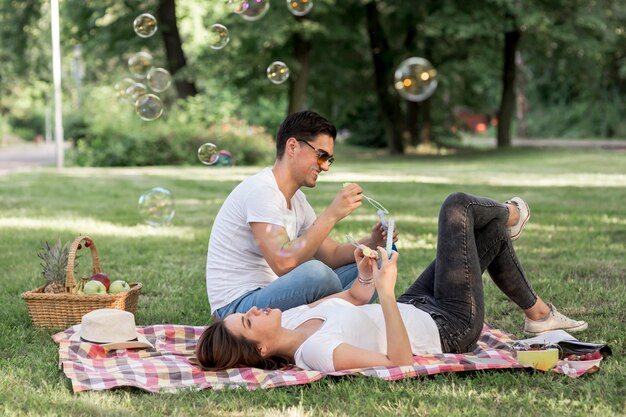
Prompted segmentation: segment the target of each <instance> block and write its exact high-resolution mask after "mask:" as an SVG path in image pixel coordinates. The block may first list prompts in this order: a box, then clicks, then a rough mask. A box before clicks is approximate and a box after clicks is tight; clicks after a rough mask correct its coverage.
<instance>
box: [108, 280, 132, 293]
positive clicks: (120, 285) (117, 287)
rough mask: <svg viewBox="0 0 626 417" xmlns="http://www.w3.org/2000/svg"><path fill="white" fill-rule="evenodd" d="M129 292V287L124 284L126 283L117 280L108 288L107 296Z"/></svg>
mask: <svg viewBox="0 0 626 417" xmlns="http://www.w3.org/2000/svg"><path fill="white" fill-rule="evenodd" d="M129 290H130V285H128V284H127V283H126V281H124V280H121V279H118V280H117V281H113V282H112V283H111V286H110V287H109V294H118V293H120V292H126V291H129Z"/></svg>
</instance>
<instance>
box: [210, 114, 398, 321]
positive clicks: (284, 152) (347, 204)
mask: <svg viewBox="0 0 626 417" xmlns="http://www.w3.org/2000/svg"><path fill="white" fill-rule="evenodd" d="M336 136H337V130H336V129H335V126H333V124H332V123H330V122H329V121H328V120H326V119H325V118H324V117H322V116H320V115H319V114H317V113H315V112H311V111H302V112H298V113H293V114H291V115H289V116H287V118H286V119H285V120H284V121H283V123H282V124H281V126H280V128H279V129H278V133H277V135H276V161H275V163H274V166H273V167H272V168H265V169H264V170H263V171H261V172H259V173H258V174H256V175H254V176H252V177H249V178H247V179H245V180H244V181H243V182H242V183H241V184H239V185H238V186H237V187H235V189H234V190H233V191H232V192H231V193H230V195H229V196H228V198H227V199H226V200H225V201H224V204H223V205H222V207H221V209H220V211H219V213H218V214H217V217H216V218H215V222H214V223H213V229H212V231H211V237H210V239H209V249H208V253H207V265H206V284H207V293H208V296H209V303H210V304H211V313H212V314H213V315H214V316H217V317H219V318H224V317H226V316H227V315H229V314H232V313H235V312H246V311H248V310H249V309H250V308H251V307H252V306H256V307H258V308H267V307H269V308H280V309H281V310H286V309H289V308H292V307H296V306H299V305H303V304H308V303H311V302H313V301H315V300H318V299H320V298H323V297H325V296H327V295H330V294H334V293H337V292H339V291H342V290H343V289H344V288H348V287H349V286H350V285H352V282H353V281H354V280H355V278H356V275H357V268H356V265H355V264H354V246H352V245H351V244H341V245H340V244H338V243H337V242H335V241H334V240H333V239H331V238H330V237H329V233H330V231H331V230H332V228H333V227H334V226H335V224H336V223H337V222H339V221H340V220H341V219H343V218H344V217H346V216H347V215H349V214H350V213H352V211H354V210H355V209H356V208H358V207H360V206H361V200H362V195H361V193H362V189H361V187H359V186H358V185H357V184H350V185H347V186H346V187H343V188H342V189H341V190H340V191H339V192H338V193H337V195H336V197H335V199H334V200H333V201H332V202H331V204H330V205H329V206H328V207H327V208H326V209H325V210H324V211H323V212H322V213H321V214H320V215H319V216H316V215H315V212H314V211H313V208H312V207H311V205H310V204H309V203H308V202H307V200H306V197H305V196H304V193H303V192H302V191H300V187H311V188H312V187H315V185H316V183H317V179H318V177H319V175H320V174H321V172H322V171H328V169H329V168H330V165H331V164H332V163H333V160H334V157H333V150H334V141H335V137H336ZM394 238H395V239H397V237H396V236H394ZM385 239H386V232H385V231H384V230H383V228H382V226H381V225H380V223H379V224H377V225H376V226H374V228H373V229H372V233H371V235H370V236H369V237H367V238H364V239H362V240H361V241H360V243H362V244H364V245H366V246H368V247H370V248H376V247H377V246H385Z"/></svg>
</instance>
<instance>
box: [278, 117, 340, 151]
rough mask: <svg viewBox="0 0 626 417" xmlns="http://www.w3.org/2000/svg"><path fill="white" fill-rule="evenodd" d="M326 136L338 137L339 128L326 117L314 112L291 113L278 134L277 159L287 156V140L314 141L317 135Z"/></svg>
mask: <svg viewBox="0 0 626 417" xmlns="http://www.w3.org/2000/svg"><path fill="white" fill-rule="evenodd" d="M319 134H325V135H328V136H330V137H332V138H333V140H335V138H336V137H337V128H336V127H335V125H333V124H332V123H331V122H329V121H328V120H327V119H325V118H324V117H322V116H320V115H319V114H317V113H315V112H314V111H309V110H305V111H299V112H296V113H291V114H290V115H289V116H287V117H286V118H285V120H283V122H282V123H281V125H280V127H279V128H278V133H276V158H277V159H281V158H282V157H283V155H284V154H285V145H286V143H287V139H289V138H291V137H294V138H296V139H303V140H313V139H314V138H315V137H316V136H317V135H319Z"/></svg>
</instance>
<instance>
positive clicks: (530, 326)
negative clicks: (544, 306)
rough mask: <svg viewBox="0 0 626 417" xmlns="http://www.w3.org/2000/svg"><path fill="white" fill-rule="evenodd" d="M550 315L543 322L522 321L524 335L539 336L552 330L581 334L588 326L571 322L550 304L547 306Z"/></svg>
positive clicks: (582, 322) (578, 321) (576, 321)
mask: <svg viewBox="0 0 626 417" xmlns="http://www.w3.org/2000/svg"><path fill="white" fill-rule="evenodd" d="M548 307H550V313H549V314H548V317H546V318H545V319H543V320H531V319H529V318H528V317H526V320H524V333H528V334H541V333H545V332H549V331H552V330H565V331H566V332H581V331H583V330H585V329H586V328H587V326H588V324H587V322H586V321H582V320H572V319H570V318H569V317H566V316H564V315H563V314H561V313H559V312H558V311H556V308H555V307H554V306H553V305H552V304H548Z"/></svg>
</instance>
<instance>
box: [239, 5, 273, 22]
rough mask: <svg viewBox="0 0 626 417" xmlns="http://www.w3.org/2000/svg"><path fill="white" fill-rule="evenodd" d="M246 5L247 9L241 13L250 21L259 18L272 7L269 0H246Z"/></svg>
mask: <svg viewBox="0 0 626 417" xmlns="http://www.w3.org/2000/svg"><path fill="white" fill-rule="evenodd" d="M244 3H245V4H246V5H245V6H244V7H245V10H244V11H242V12H241V13H239V15H240V16H241V17H242V18H243V19H244V20H247V21H249V22H254V21H255V20H259V19H260V18H262V17H263V16H265V14H266V13H267V11H268V10H269V9H270V1H269V0H248V1H245V2H244Z"/></svg>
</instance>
